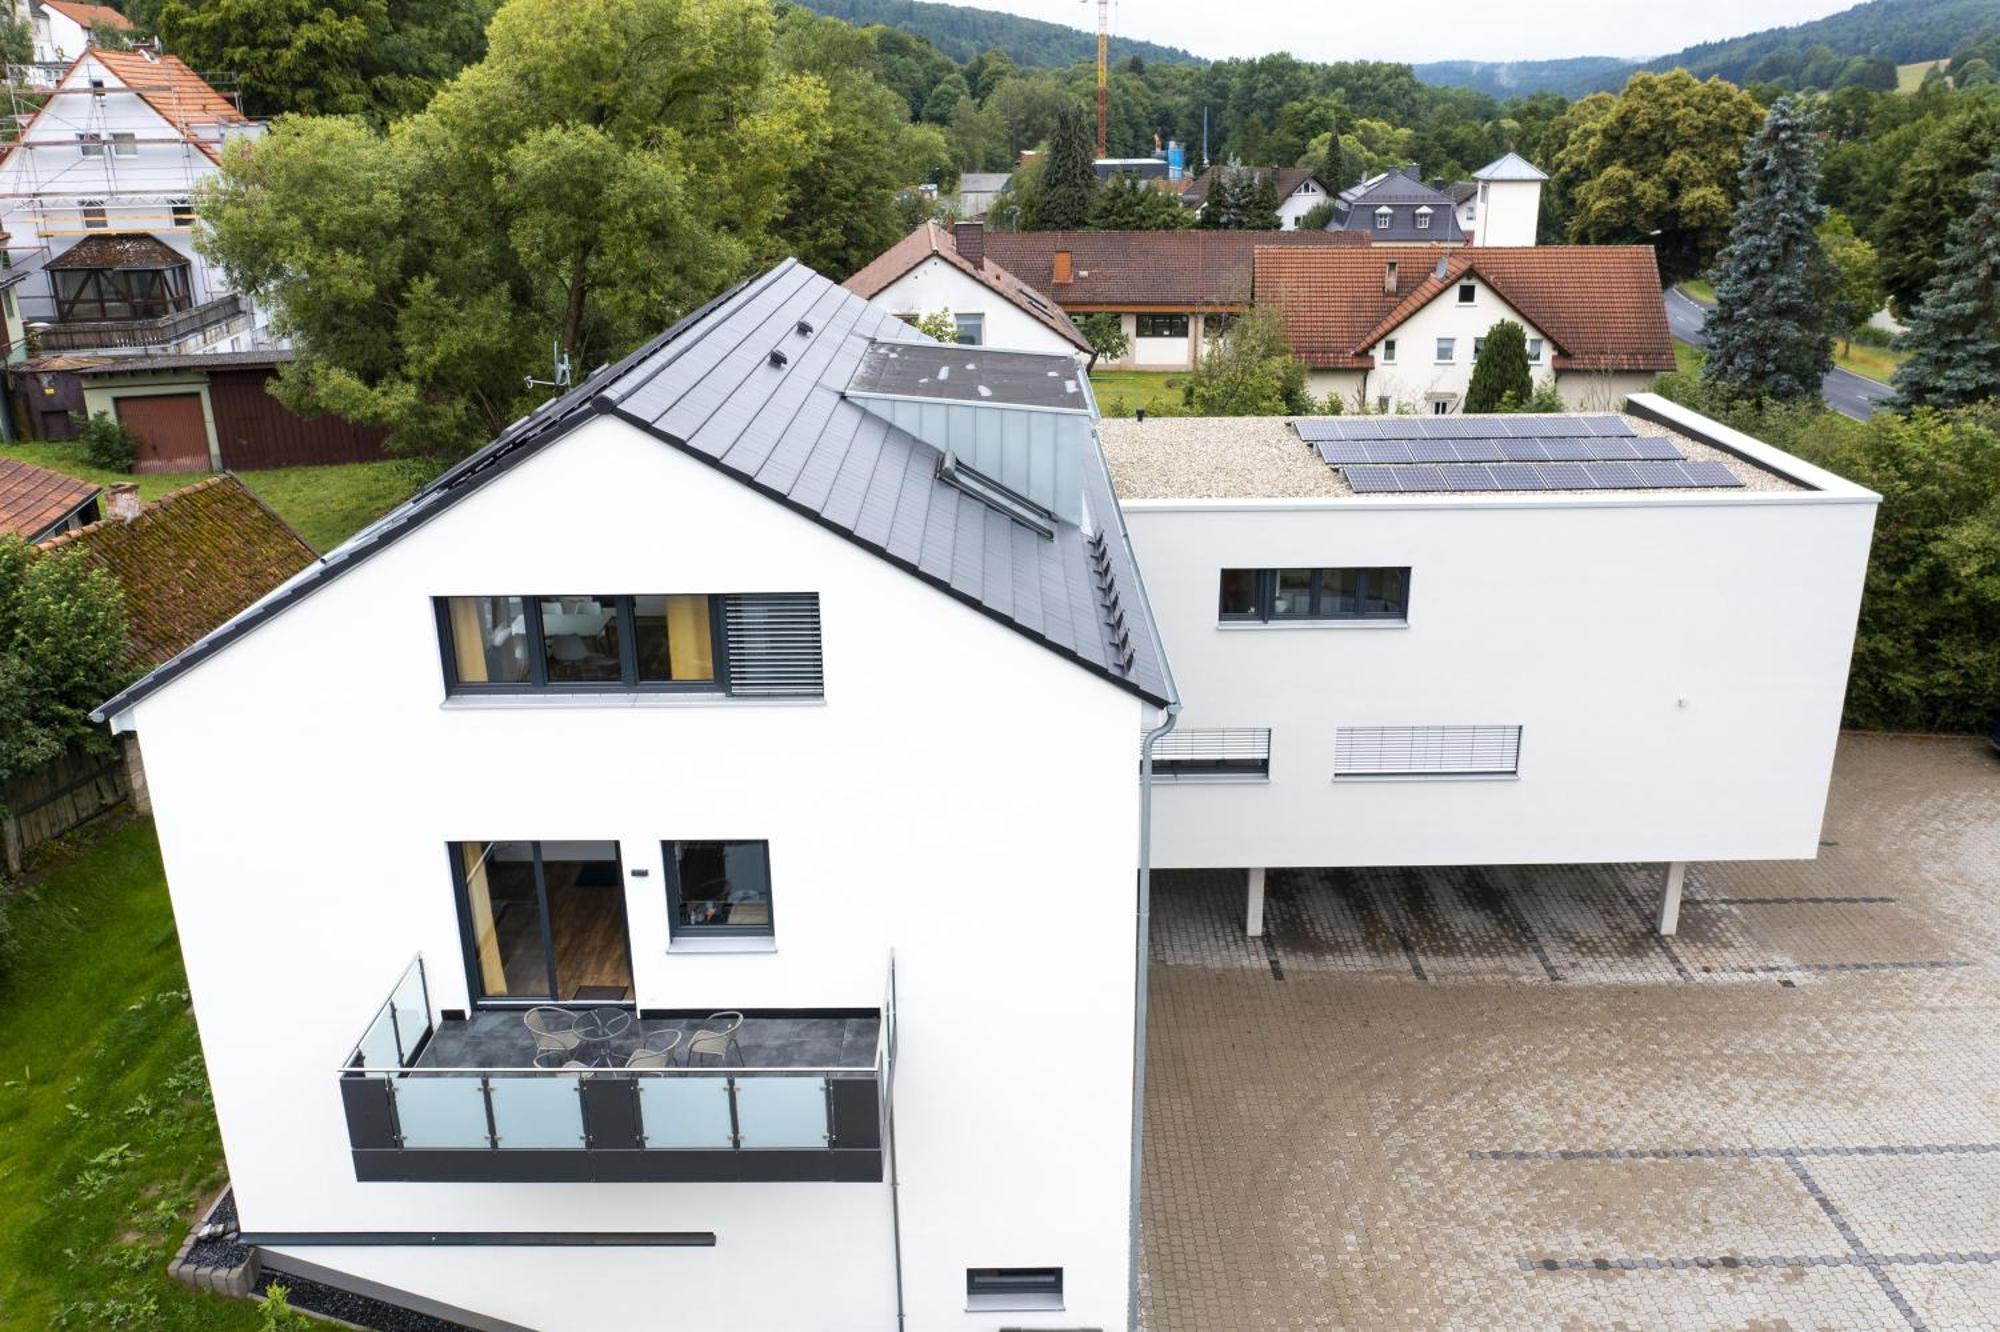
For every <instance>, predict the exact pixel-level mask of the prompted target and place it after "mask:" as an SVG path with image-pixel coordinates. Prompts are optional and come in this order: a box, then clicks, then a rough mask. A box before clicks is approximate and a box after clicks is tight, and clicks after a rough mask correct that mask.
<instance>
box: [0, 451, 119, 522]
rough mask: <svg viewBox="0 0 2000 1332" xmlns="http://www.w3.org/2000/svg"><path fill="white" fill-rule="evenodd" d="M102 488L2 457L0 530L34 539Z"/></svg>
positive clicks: (89, 482) (0, 470)
mask: <svg viewBox="0 0 2000 1332" xmlns="http://www.w3.org/2000/svg"><path fill="white" fill-rule="evenodd" d="M102 489H103V487H101V486H99V485H97V484H96V483H95V482H91V481H79V480H78V479H77V478H75V477H73V476H68V475H65V474H64V473H62V472H52V471H50V470H49V469H48V468H46V467H36V466H35V465H34V464H33V463H24V462H21V461H19V460H17V459H14V458H0V533H5V534H7V535H9V536H17V537H20V538H21V539H22V540H24V541H32V540H34V539H35V538H36V537H39V536H40V535H42V533H44V532H46V531H48V530H49V529H50V528H51V527H54V526H55V525H56V524H57V523H59V522H61V521H62V520H63V519H65V518H67V517H69V516H70V515H71V514H73V513H75V512H76V511H77V510H78V509H80V508H82V507H83V506H84V505H86V504H88V503H90V501H91V500H93V499H95V498H97V495H98V493H99V492H100V491H101V490H102Z"/></svg>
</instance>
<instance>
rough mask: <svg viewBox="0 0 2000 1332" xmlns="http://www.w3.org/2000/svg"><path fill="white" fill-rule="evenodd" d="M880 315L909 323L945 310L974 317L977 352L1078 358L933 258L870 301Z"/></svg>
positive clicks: (1067, 344)
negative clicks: (999, 349)
mask: <svg viewBox="0 0 2000 1332" xmlns="http://www.w3.org/2000/svg"><path fill="white" fill-rule="evenodd" d="M870 299H871V300H873V302H874V303H875V304H876V305H878V306H880V307H881V308H882V309H884V310H887V311H888V312H889V313H891V314H893V315H895V316H897V317H898V318H908V319H911V320H917V319H922V318H923V317H924V316H925V315H931V314H936V313H938V312H939V311H940V310H949V311H951V313H952V314H953V315H956V316H964V315H978V316H980V320H981V334H980V339H979V343H980V345H981V346H987V347H1002V348H1006V349H1009V350H1014V351H1039V352H1054V353H1056V354H1058V355H1065V356H1074V355H1077V354H1078V348H1077V346H1076V344H1075V343H1073V342H1071V341H1070V340H1069V339H1068V338H1065V337H1063V336H1062V335H1061V334H1060V333H1057V332H1056V331H1055V330H1054V329H1052V328H1050V327H1049V326H1048V325H1047V324H1046V323H1043V322H1042V321H1041V320H1039V319H1037V318H1035V317H1034V316H1033V315H1031V314H1029V313H1028V312H1027V311H1026V310H1023V309H1022V308H1021V307H1020V306H1018V305H1016V304H1014V303H1013V302H1012V301H1010V300H1008V299H1007V298H1006V297H1004V296H1002V295H1001V294H1000V293H999V292H997V291H995V290H994V289H993V288H991V287H989V286H987V285H986V284H985V283H983V282H981V281H979V280H978V279H976V278H974V277H972V276H971V275H970V274H968V273H966V272H965V271H964V270H963V269H961V268H959V267H958V266H957V265H955V264H952V263H950V262H949V261H947V260H945V259H941V258H938V257H937V256H936V255H933V256H931V257H930V258H928V259H926V260H924V261H923V262H922V263H920V264H918V265H917V266H916V267H915V268H912V269H911V270H910V271H909V272H907V273H905V274H903V276H901V277H899V278H897V279H896V280H895V281H894V282H891V283H890V284H889V285H888V286H886V287H884V288H883V289H882V290H881V291H879V292H877V293H876V294H875V295H874V296H873V297H871V298H870Z"/></svg>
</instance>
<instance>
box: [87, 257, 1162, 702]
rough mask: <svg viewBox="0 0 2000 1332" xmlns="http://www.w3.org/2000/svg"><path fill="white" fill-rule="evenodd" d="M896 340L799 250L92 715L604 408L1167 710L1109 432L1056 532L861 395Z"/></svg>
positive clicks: (187, 663)
mask: <svg viewBox="0 0 2000 1332" xmlns="http://www.w3.org/2000/svg"><path fill="white" fill-rule="evenodd" d="M885 340H886V341H899V342H915V343H925V342H927V341H928V340H927V339H925V338H924V337H923V335H922V334H920V333H918V332H917V331H916V330H915V329H912V328H910V327H909V326H908V325H906V324H904V323H903V322H902V321H901V320H899V319H896V318H895V317H894V316H892V315H890V314H887V313H886V312H884V311H882V310H879V309H877V308H876V307H874V306H872V305H870V304H868V302H867V301H865V300H863V299H862V298H861V297H859V296H856V295H855V294H854V293H852V292H849V291H846V290H844V289H843V288H841V287H840V286H838V285H836V284H835V283H833V282H832V281H830V280H828V279H826V278H824V277H821V276H820V275H819V274H817V273H815V272H813V271H812V270H811V269H809V268H806V267H805V266H804V265H802V264H800V263H798V262H797V261H796V260H790V259H788V260H786V261H784V262H783V263H781V264H779V265H778V266H777V267H776V268H773V269H771V270H770V271H769V272H767V273H764V274H763V275H761V276H759V277H756V278H753V279H751V280H750V281H748V282H746V283H743V284H742V285H740V286H738V287H735V288H734V289H732V290H730V291H728V292H725V293H723V294H722V295H721V296H718V297H716V298H715V299H714V300H713V301H710V302H709V303H708V304H707V305H705V306H703V307H702V308H701V309H699V310H696V311H695V312H694V313H692V314H690V315H688V316H687V317H686V318H685V319H683V320H681V321H680V322H679V323H677V324H675V325H674V326H673V327H672V328H670V329H668V330H667V331H666V332H665V333H663V334H661V335H660V336H659V337H657V338H655V339H654V340H653V341H651V342H649V343H647V344H646V345H644V346H642V347H640V348H639V349H638V350H637V351H635V352H633V353H632V354H631V355H630V356H627V357H626V358H625V359H624V360H623V361H621V362H619V363H618V364H617V365H615V366H610V367H606V368H604V369H602V370H599V371H597V372H596V373H593V374H592V375H590V376H589V377H588V378H587V379H585V380H584V381H583V382H582V383H580V384H578V385H577V386H576V387H574V388H572V389H571V390H570V391H569V392H567V393H565V394H563V395H562V396H561V397H558V398H556V399H554V400H552V401H550V402H549V403H547V404H545V405H544V406H543V407H541V408H539V409H538V410H536V411H535V412H533V413H531V414H530V415H528V416H526V417H523V418H522V419H521V420H519V421H517V422H515V423H514V424H513V425H511V426H509V427H508V428H507V429H506V430H505V431H503V432H502V433H501V434H500V436H499V437H498V438H497V439H495V440H493V441H492V442H491V443H489V444H487V445H486V446H485V447H484V448H481V449H480V450H479V451H477V452H476V453H474V454H472V455H471V456H470V457H468V458H466V459H464V460H463V461H462V462H459V463H458V464H456V465H455V466H453V467H451V468H450V469H448V470H447V471H446V472H445V473H444V474H443V475H441V476H439V477H438V478H437V479H436V480H435V481H433V482H431V484H429V485H428V486H425V487H424V488H423V489H422V490H420V491H418V492H417V493H416V495H414V496H412V497H411V498H410V499H409V500H408V501H406V502H405V503H403V504H402V505H400V506H398V507H397V508H396V509H395V510H393V511H391V512H390V513H388V514H387V515H385V516H384V517H382V518H381V519H378V520H377V521H376V522H374V523H372V524H370V525H369V526H368V527H366V528H364V529H362V530H361V531H360V532H358V533H356V534H355V535H354V536H353V537H351V538H349V539H348V540H347V541H346V542H344V543H343V544H342V545H340V546H338V547H336V548H335V549H333V550H331V551H329V552H327V553H326V554H325V555H323V556H321V557H320V559H319V560H318V561H317V562H316V563H315V564H313V565H311V566H309V567H308V568H307V569H306V570H305V571H304V572H302V573H301V574H299V575H298V576H297V577H295V578H292V579H291V580H289V581H288V582H286V583H284V584H282V585H281V586H279V587H278V588H276V589H275V590H273V591H272V592H271V594H270V595H268V596H266V597H264V598H262V599H261V600H259V601H258V602H257V603H255V604H254V605H252V606H250V607H249V608H248V609H246V610H245V611H244V612H243V613H242V614H240V615H238V616H236V617H235V618H234V619H232V620H231V621H230V622H229V623H227V624H225V625H223V626H222V627H221V628H220V629H218V630H216V631H215V632H214V633H212V634H209V635H208V636H206V637H205V638H203V639H202V640H201V641H199V642H197V643H196V644H195V645H194V646H193V647H191V648H189V649H188V650H187V651H185V652H183V653H181V654H180V655H178V656H176V657H174V658H173V659H172V660H170V661H168V662H166V663H165V664H163V665H162V666H160V667H159V668H158V669H156V670H154V671H153V672H152V673H151V674H149V675H147V676H146V677H144V678H143V679H141V680H139V681H138V682H137V683H135V684H133V685H132V686H131V687H129V688H127V689H126V690H124V691H123V692H121V693H120V694H118V696H117V697H115V698H112V699H110V700H108V701H106V702H105V703H103V704H102V705H100V706H99V707H98V708H97V710H96V711H94V712H93V713H92V714H91V716H92V718H93V719H94V720H97V721H103V720H105V719H106V718H107V717H111V716H114V715H116V714H118V713H120V712H123V711H125V710H127V709H129V708H130V707H132V706H133V705H134V704H136V703H138V702H139V701H140V700H142V699H144V698H145V697H147V696H148V695H149V694H151V693H153V692H154V691H155V690H158V689H159V688H161V687H162V686H164V685H165V684H167V683H169V682H170V681H172V680H174V679H176V678H178V677H179V676H180V675H182V674H185V673H186V672H188V671H190V670H192V669H194V668H195V667H197V666H199V665H200V664H201V663H202V662H203V661H206V660H207V659H208V658H210V657H212V656H214V655H215V654H216V653H218V652H221V651H223V650H225V649H226V648H227V647H228V646H229V645H230V644H231V643H233V642H234V641H236V640H237V639H238V638H241V637H243V636H244V635H246V634H248V633H250V632H252V631H253V630H255V629H256V628H257V627H258V626H260V625H261V624H263V623H265V622H266V621H268V620H270V619H271V618H273V617H275V616H277V615H280V614H283V613H284V612H285V611H286V610H289V609H290V608H291V607H293V606H295V605H297V604H298V603H299V602H301V601H303V600H305V599H306V598H308V597H310V596H311V595H312V593H313V592H315V591H317V590H318V589H319V588H320V587H322V586H324V585H325V584H326V583H328V582H329V581H331V580H333V579H335V578H338V577H339V576H340V575H341V574H343V573H345V572H346V571H347V570H349V569H352V568H355V567H358V566H359V565H361V564H362V563H364V562H366V561H367V560H369V559H371V558H373V557H374V556H375V555H377V554H379V553H381V552H382V551H383V550H385V549H387V548H388V547H390V546H392V545H394V544H395V543H396V542H397V541H398V540H400V539H401V538H402V537H403V536H405V535H407V534H408V533H410V532H412V531H414V530H416V529H417V528H418V527H421V526H422V525H423V524H425V523H427V522H429V521H431V520H432V519H434V518H436V517H437V516H438V515H439V514H442V513H445V512H448V511H449V510H450V509H451V508H452V507H453V506H455V505H457V504H459V503H461V502H463V501H464V500H466V499H467V498H469V497H470V496H472V495H475V494H477V493H478V491H479V490H480V488H481V487H483V486H485V485H486V484H488V483H490V482H491V481H493V480H494V479H495V478H497V477H499V476H501V475H504V474H505V473H506V472H507V471H508V470H510V469H511V468H513V467H515V466H517V465H519V464H520V463H521V462H523V461H525V460H526V459H528V458H532V457H534V456H535V455H536V454H537V453H539V452H540V451H541V450H543V449H545V448H547V447H548V446H549V445H550V444H552V443H554V442H556V441H557V440H560V439H562V438H563V437H564V436H566V435H567V434H568V433H569V432H570V431H571V430H574V429H576V428H577V427H578V426H580V425H582V424H583V423H585V422H587V421H589V420H591V419H592V418H593V417H594V416H597V415H612V416H616V417H618V418H620V419H621V420H623V421H625V422H627V423H628V424H630V425H632V426H634V427H636V428H638V429H640V430H643V431H645V432H646V433H647V434H649V435H651V436H652V437H653V438H655V439H657V440H659V441H660V442H661V443H662V444H664V445H667V446H670V447H672V448H676V449H679V450H681V451H682V452H684V453H686V454H687V455H688V456H690V457H692V458H694V459H696V460H698V461H700V462H703V463H706V464H708V465H709V466H712V467H714V468H715V469H716V470H718V471H720V472H722V473H723V474H725V475H727V476H730V477H732V478H734V479H736V480H738V481H740V482H742V483H743V484H745V485H747V486H749V487H750V488H751V489H753V490H755V491H757V492H758V493H759V494H762V495H764V496H765V497H766V498H768V499H771V500H773V501H774V502H776V503H779V504H782V505H784V506H785V507H786V508H788V509H790V510H792V511H793V512H794V513H797V514H800V515H802V516H804V517H806V518H809V519H811V520H812V521H814V522H817V523H819V524H820V525H821V526H823V527H826V528H827V529H828V530H830V531H832V532H835V533H837V534H838V535H840V536H841V537H843V538H845V539H847V540H849V541H852V542H854V543H855V544H857V545H859V546H861V547H863V548H864V549H866V550H868V551H870V552H872V553H874V554H876V555H879V556H880V557H882V558H883V559H885V560H887V561H888V562H889V563H891V564H893V565H895V566H896V567H898V568H900V569H902V570H904V571H905V572H906V573H909V574H911V575H912V576H914V577H916V578H919V579H921V580H922V581H924V582H926V583H929V584H930V585H931V586H933V587H935V588H937V589H939V590H940V591H942V592H945V593H947V594H948V595H950V596H952V597H954V598H955V599H957V600H958V601H960V602H962V603H964V604H966V605H969V606H971V607H973V608H975V609H977V610H979V611H981V612H982V613H984V614H986V615H988V616H990V617H992V618H993V619H995V620H997V621H999V622H1000V623H1002V624H1004V625H1007V626H1008V627H1009V628H1011V629H1013V630H1015V631H1016V632H1018V633H1020V634H1022V635H1024V636H1025V637H1027V638H1029V639H1031V640H1033V641H1034V642H1036V643H1039V644H1041V645H1042V646H1044V647H1046V648H1048V649H1049V650H1050V651H1052V652H1055V653H1057V654H1058V655H1060V656H1062V657H1065V658H1067V659H1068V660H1070V661H1072V662H1074V663H1075V664H1077V665H1079V666H1081V667H1083V668H1084V669H1085V670H1088V671H1090V672H1092V673H1093V674H1095V675H1098V676H1101V677H1103V678H1104V679H1106V680H1109V681H1110V682H1111V683H1113V684H1115V685H1117V686H1118V687H1120V688H1122V689H1125V690H1128V691H1129V692H1131V693H1133V694H1136V695H1138V696H1139V697H1141V698H1143V699H1146V700H1148V701H1150V702H1153V703H1156V704H1161V705H1164V704H1166V703H1167V702H1168V701H1170V700H1171V698H1172V694H1173V684H1172V680H1171V677H1170V676H1169V675H1168V672H1167V664H1166V656H1165V653H1164V651H1163V650H1162V648H1161V646H1160V641H1159V635H1158V631H1157V630H1156V629H1155V628H1154V626H1153V617H1152V611H1151V609H1150V607H1148V605H1147V603H1146V597H1145V589H1144V587H1143V585H1142V584H1141V583H1140V581H1139V574H1138V565H1137V561H1136V560H1135V558H1134V557H1133V555H1132V551H1131V546H1130V543H1129V541H1128V540H1127V539H1126V536H1125V529H1124V523H1123V517H1122V515H1121V514H1120V513H1119V511H1118V505H1117V500H1116V498H1115V496H1114V495H1113V493H1112V489H1111V477H1110V473H1109V471H1108V470H1107V468H1106V467H1105V464H1104V458H1103V455H1102V453H1101V452H1100V451H1099V450H1098V448H1097V444H1096V439H1095V435H1094V434H1093V435H1092V438H1091V447H1090V449H1089V454H1088V457H1087V458H1086V459H1085V466H1084V469H1083V470H1084V476H1083V478H1082V485H1083V503H1084V509H1085V523H1084V525H1083V526H1077V525H1072V524H1067V523H1064V524H1060V525H1059V526H1058V527H1057V530H1056V533H1055V535H1054V536H1053V537H1044V536H1041V535H1039V534H1037V533H1036V532H1034V531H1031V530H1030V529H1028V528H1027V527H1025V526H1023V525H1022V524H1020V523H1018V522H1015V521H1014V520H1013V519H1012V518H1011V517H1009V516H1008V515H1007V514H1006V513H1005V512H1003V511H1002V510H1001V509H999V508H997V507H994V506H993V505H990V504H988V503H986V502H984V501H982V500H980V499H978V498H975V497H974V496H973V495H972V494H970V493H968V491H966V490H964V489H960V488H959V487H958V486H955V485H953V484H951V483H950V482H949V481H947V480H946V479H945V478H944V477H943V476H941V475H940V470H939V463H940V462H941V455H940V454H939V453H938V451H937V450H936V449H935V448H933V447H931V446H930V445H928V444H925V443H923V442H922V441H920V440H918V439H917V438H916V437H915V436H913V435H911V434H909V433H907V432H906V431H903V430H901V429H898V428H897V427H895V426H892V425H890V424H889V423H888V422H887V421H886V420H884V419H883V418H882V417H880V416H878V415H875V414H874V413H872V412H870V411H868V410H867V409H866V408H864V407H862V406H861V405H860V404H858V403H856V402H854V401H852V400H850V399H849V398H848V397H847V396H846V394H845V392H844V390H845V389H846V387H847V384H848V381H849V380H850V379H851V378H852V377H853V375H854V372H855V370H856V369H857V368H858V366H859V365H860V362H861V358H862V355H863V353H864V352H865V351H866V350H867V349H868V347H869V346H870V345H871V344H873V343H875V342H878V341H885ZM957 350H958V351H959V352H960V353H962V354H964V355H965V356H967V357H968V358H974V359H976V358H978V357H979V356H980V355H981V349H980V348H977V347H963V348H958V349H957ZM774 352H782V353H783V356H782V358H779V357H774V356H773V353H774ZM1012 354H1013V355H1017V356H1018V355H1020V354H1021V353H1012ZM780 359H782V361H783V364H779V363H778V362H779V360H780ZM1049 359H1051V360H1052V361H1053V360H1056V359H1058V358H1057V357H1056V355H1055V354H1054V353H1051V354H1049ZM1061 359H1063V360H1065V361H1067V358H1061ZM1068 364H1070V365H1071V366H1072V367H1074V362H1073V361H1071V362H1068Z"/></svg>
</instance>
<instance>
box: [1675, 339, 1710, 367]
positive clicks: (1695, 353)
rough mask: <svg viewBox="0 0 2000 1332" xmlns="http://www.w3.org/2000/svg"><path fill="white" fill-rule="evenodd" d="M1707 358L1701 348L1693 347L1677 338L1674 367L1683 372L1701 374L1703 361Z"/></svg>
mask: <svg viewBox="0 0 2000 1332" xmlns="http://www.w3.org/2000/svg"><path fill="white" fill-rule="evenodd" d="M1707 359H1708V358H1707V357H1706V356H1704V355H1702V351H1701V348H1699V347H1691V346H1689V345H1688V344H1687V343H1685V342H1681V341H1680V340H1678V339H1676V340H1675V342H1674V369H1676V370H1678V371H1680V372H1681V373H1682V374H1687V375H1698V374H1700V373H1701V365H1702V362H1703V361H1706V360H1707Z"/></svg>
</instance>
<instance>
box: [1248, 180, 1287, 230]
mask: <svg viewBox="0 0 2000 1332" xmlns="http://www.w3.org/2000/svg"><path fill="white" fill-rule="evenodd" d="M1252 177H1253V180H1254V183H1253V184H1252V185H1251V186H1250V192H1249V197H1248V198H1246V199H1245V200H1244V204H1243V220H1242V221H1241V222H1240V223H1239V224H1238V225H1240V226H1241V227H1242V229H1243V230H1245V231H1276V230H1277V229H1278V228H1279V227H1281V226H1283V225H1284V224H1283V223H1282V222H1281V221H1279V219H1278V173H1277V172H1276V171H1268V172H1253V173H1252Z"/></svg>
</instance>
